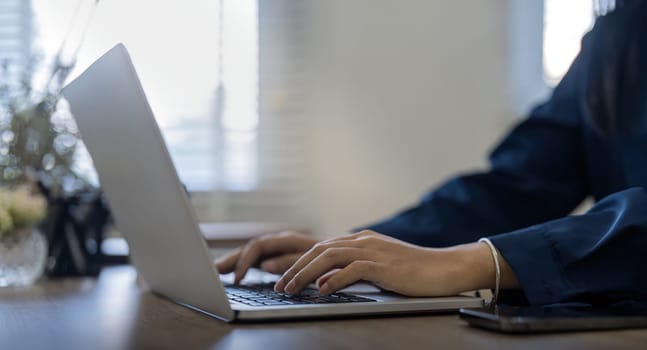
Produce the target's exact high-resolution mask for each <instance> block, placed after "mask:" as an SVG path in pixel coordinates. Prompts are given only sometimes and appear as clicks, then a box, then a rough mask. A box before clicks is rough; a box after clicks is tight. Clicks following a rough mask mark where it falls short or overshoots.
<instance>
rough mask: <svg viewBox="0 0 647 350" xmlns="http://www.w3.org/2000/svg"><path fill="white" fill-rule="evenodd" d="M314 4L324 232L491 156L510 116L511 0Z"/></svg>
mask: <svg viewBox="0 0 647 350" xmlns="http://www.w3.org/2000/svg"><path fill="white" fill-rule="evenodd" d="M307 2H308V14H309V20H308V21H307V23H309V28H308V30H307V31H306V33H305V35H306V36H307V39H308V40H306V41H307V42H308V44H309V47H308V49H309V50H308V51H309V55H310V59H309V60H308V63H307V68H308V69H307V71H308V73H309V74H308V84H307V89H306V91H307V95H308V101H307V103H306V116H307V118H306V119H307V120H308V121H309V124H308V126H309V132H310V133H309V134H308V135H309V145H308V150H307V151H308V159H309V160H310V162H311V164H310V165H309V170H310V171H311V177H310V178H309V181H308V192H307V194H308V195H307V197H308V202H309V210H310V211H311V213H310V216H311V221H312V225H313V231H314V232H315V233H316V234H318V235H319V236H321V237H328V236H332V235H337V234H341V233H345V232H347V231H348V230H349V229H351V228H353V227H355V226H357V225H361V224H365V223H368V222H371V221H373V220H376V219H379V218H382V217H385V216H387V215H390V214H392V213H394V212H395V211H396V210H398V209H401V208H403V207H404V206H407V205H410V204H412V203H414V202H415V201H417V199H418V198H419V197H420V196H421V195H422V194H423V193H424V192H425V191H426V190H428V189H429V188H431V187H432V186H434V185H437V184H439V182H441V181H442V180H443V179H445V178H447V177H448V176H450V175H451V174H454V173H456V172H457V171H462V170H469V169H474V168H477V167H481V166H483V165H484V164H485V156H486V154H487V152H488V150H490V148H491V146H492V145H493V143H494V142H496V140H497V139H498V138H499V137H500V135H501V134H502V133H503V132H504V131H505V130H506V129H507V127H508V126H509V125H510V122H511V120H512V119H513V118H512V117H511V112H510V109H509V108H508V106H509V104H508V103H507V101H506V96H507V95H508V94H507V91H506V54H505V52H506V45H505V44H506V33H505V30H506V9H507V6H506V1H505V0H490V1H473V0H431V1H430V0H419V1H418V0H405V1H388V0H378V1H376V0H325V1H321V0H308V1H307Z"/></svg>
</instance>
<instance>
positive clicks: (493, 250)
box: [479, 238, 501, 306]
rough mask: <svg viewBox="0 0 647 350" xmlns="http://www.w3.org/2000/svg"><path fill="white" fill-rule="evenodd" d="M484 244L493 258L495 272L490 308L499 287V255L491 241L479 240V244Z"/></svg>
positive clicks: (494, 301) (494, 302) (487, 239)
mask: <svg viewBox="0 0 647 350" xmlns="http://www.w3.org/2000/svg"><path fill="white" fill-rule="evenodd" d="M481 242H482V243H485V244H487V245H488V247H490V251H492V258H494V268H495V270H496V283H495V284H494V286H495V287H494V295H492V301H490V304H489V305H490V306H494V305H496V301H497V298H498V297H499V287H500V285H501V266H500V265H499V253H498V252H497V250H496V247H495V246H494V244H492V241H490V239H489V238H481V239H479V243H481Z"/></svg>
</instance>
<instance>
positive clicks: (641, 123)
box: [368, 1, 647, 305]
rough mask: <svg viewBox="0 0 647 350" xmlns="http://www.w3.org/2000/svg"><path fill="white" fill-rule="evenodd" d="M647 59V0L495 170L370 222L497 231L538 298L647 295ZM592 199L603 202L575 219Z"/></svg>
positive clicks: (604, 26)
mask: <svg viewBox="0 0 647 350" xmlns="http://www.w3.org/2000/svg"><path fill="white" fill-rule="evenodd" d="M627 3H632V2H627ZM645 65H647V1H637V2H635V3H634V5H632V6H629V5H627V6H624V7H620V8H618V9H617V10H616V11H614V12H612V13H610V14H608V15H606V16H603V17H600V18H598V20H597V21H596V24H595V26H594V28H593V29H592V30H591V32H589V33H588V34H587V35H586V36H585V37H584V39H583V41H582V50H581V53H580V54H579V56H578V57H577V58H576V60H575V62H574V63H573V65H572V66H571V68H570V70H569V72H568V73H567V74H566V76H565V77H564V78H563V80H562V81H561V82H560V84H559V85H558V86H557V87H556V88H555V90H554V92H553V94H552V97H551V98H550V99H549V100H548V101H547V102H546V103H544V104H542V105H540V106H538V107H536V108H535V109H534V110H533V111H532V112H531V114H530V117H529V118H527V119H526V120H524V121H523V122H521V123H520V124H519V125H517V126H516V127H515V128H514V129H513V130H512V131H511V132H510V134H509V135H507V137H505V139H504V140H503V141H502V142H501V143H500V144H499V145H498V147H496V149H495V150H494V151H493V153H492V154H491V156H490V169H489V170H487V171H485V172H481V173H474V174H465V175H462V176H457V177H455V178H453V179H451V180H449V181H448V182H446V183H445V184H444V185H442V186H440V187H439V188H437V189H435V190H434V191H432V192H430V193H429V194H427V195H426V196H425V197H423V199H422V200H421V202H420V203H419V204H417V205H416V206H414V207H412V208H409V209H407V210H405V211H403V212H401V213H399V214H397V215H396V216H394V217H392V218H390V219H387V220H385V221H382V222H378V223H376V224H373V225H370V226H369V227H368V228H369V229H372V230H375V231H377V232H381V233H384V234H387V235H391V236H394V237H397V238H399V239H402V240H405V241H408V242H412V243H416V244H419V245H424V246H433V247H443V246H451V245H456V244H461V243H467V242H474V241H476V240H477V239H478V238H479V237H484V236H489V238H490V239H491V240H492V242H493V243H494V245H495V246H496V247H497V248H498V250H499V251H500V252H501V254H502V255H503V256H504V257H505V259H506V260H507V261H508V263H509V264H510V266H511V267H512V269H513V270H514V272H515V274H516V276H517V278H518V280H519V282H520V285H521V289H522V291H523V294H524V295H525V298H527V299H526V300H525V302H529V303H530V304H533V305H545V304H553V303H563V302H585V303H595V304H604V303H614V302H618V301H625V300H636V301H646V300H647V190H646V189H647V69H646V68H645ZM586 197H592V198H593V199H595V201H596V204H595V205H594V207H593V208H592V209H590V210H589V211H588V212H587V213H586V214H584V215H578V216H568V215H569V214H570V213H571V212H572V210H573V209H574V208H575V207H576V206H577V205H578V204H580V203H581V202H582V201H583V199H585V198H586ZM457 278H460V276H457ZM493 278H494V277H493ZM509 300H512V299H511V298H509ZM503 302H506V301H505V297H504V298H503ZM508 303H511V301H508Z"/></svg>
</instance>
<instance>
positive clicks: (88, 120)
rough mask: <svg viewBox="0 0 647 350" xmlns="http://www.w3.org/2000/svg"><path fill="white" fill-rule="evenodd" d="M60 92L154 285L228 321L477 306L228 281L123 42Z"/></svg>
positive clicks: (135, 259)
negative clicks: (289, 291) (292, 291)
mask: <svg viewBox="0 0 647 350" xmlns="http://www.w3.org/2000/svg"><path fill="white" fill-rule="evenodd" d="M63 94H64V96H65V97H66V98H67V100H68V101H69V103H70V106H71V110H72V113H73V115H74V116H75V118H76V122H77V124H78V127H79V130H80V132H81V135H82V138H83V141H84V142H85V144H86V146H87V148H88V150H89V151H90V155H91V156H92V159H93V161H94V165H95V166H96V169H97V172H98V174H99V179H100V181H101V185H102V188H103V190H104V192H105V194H106V196H107V198H108V201H109V202H110V207H111V208H112V213H113V215H114V218H115V221H116V223H117V225H118V227H119V229H120V231H121V232H122V233H123V234H124V236H125V238H126V239H127V241H128V243H129V246H130V256H131V261H132V263H133V265H134V266H135V268H136V269H137V271H138V273H139V274H140V276H141V277H142V278H143V279H144V281H145V282H146V283H147V284H148V286H149V287H150V288H151V290H152V291H154V292H155V293H157V294H160V295H162V296H164V297H167V298H169V299H171V300H173V301H175V302H177V303H179V304H182V305H184V306H187V307H189V308H192V309H195V310H198V311H201V312H203V313H205V314H208V315H210V316H213V317H217V318H219V319H222V320H225V321H233V320H268V319H286V318H313V317H331V316H336V317H339V316H342V315H369V314H390V313H415V312H433V311H449V310H458V309H459V308H467V307H480V306H482V305H483V300H482V299H480V298H474V297H466V296H455V297H443V298H407V297H403V296H400V295H395V294H390V293H382V292H379V291H377V290H373V291H371V290H365V291H364V292H361V291H360V292H361V293H357V294H350V293H335V294H333V295H331V296H326V297H323V296H319V295H318V293H317V291H316V290H314V289H309V290H305V291H304V292H302V293H301V294H299V295H295V296H290V295H286V294H280V293H275V292H274V291H273V290H272V286H271V283H265V284H251V285H239V286H233V285H225V284H224V283H223V282H222V281H221V279H220V277H219V274H218V271H216V269H215V267H214V264H213V262H212V258H211V256H210V254H209V251H208V250H207V246H206V243H205V241H204V238H203V236H202V234H201V232H200V228H199V226H198V223H197V221H196V218H195V215H194V213H193V211H192V207H191V205H190V203H189V200H188V198H187V195H186V193H185V191H184V188H183V186H182V185H181V183H180V181H179V179H178V176H177V173H176V171H175V168H174V166H173V162H172V161H171V157H170V156H169V153H168V150H167V148H166V144H165V143H164V140H163V138H162V135H161V133H160V129H159V127H158V125H157V123H156V122H155V118H154V116H153V113H152V111H151V108H150V106H149V104H148V101H147V100H146V96H145V95H144V90H143V89H142V86H141V84H140V82H139V79H138V77H137V74H136V72H135V69H134V67H133V65H132V62H131V60H130V57H129V55H128V52H127V51H126V48H125V47H124V46H123V45H122V44H118V45H117V46H115V47H114V48H112V49H111V50H110V51H108V52H107V53H106V54H104V55H103V56H102V57H101V58H99V59H98V60H97V61H96V62H95V63H94V64H92V65H91V66H90V67H89V68H88V69H87V70H86V71H85V72H84V73H83V74H81V75H80V76H79V77H78V78H77V79H75V80H74V81H72V82H71V83H70V84H68V85H67V86H66V87H65V88H64V90H63ZM178 98H181V96H178ZM259 278H261V279H262V278H265V277H259ZM456 278H460V276H456ZM247 280H248V281H249V279H247ZM265 282H267V280H266V281H265Z"/></svg>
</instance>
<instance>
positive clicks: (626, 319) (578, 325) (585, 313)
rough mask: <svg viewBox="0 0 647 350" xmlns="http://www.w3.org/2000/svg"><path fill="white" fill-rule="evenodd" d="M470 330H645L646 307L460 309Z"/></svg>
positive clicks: (533, 331) (646, 322) (537, 331)
mask: <svg viewBox="0 0 647 350" xmlns="http://www.w3.org/2000/svg"><path fill="white" fill-rule="evenodd" d="M460 317H461V319H463V320H465V321H467V323H469V324H470V325H472V326H476V327H480V328H486V329H490V330H495V331H499V332H505V333H539V332H565V331H579V330H596V329H599V330H602V329H623V328H647V306H643V305H641V306H627V305H625V306H621V307H613V306H612V307H592V306H583V305H578V306H568V305H558V306H546V307H515V306H497V307H493V308H480V309H461V310H460Z"/></svg>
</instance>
